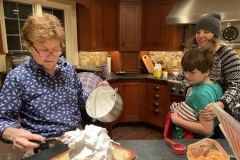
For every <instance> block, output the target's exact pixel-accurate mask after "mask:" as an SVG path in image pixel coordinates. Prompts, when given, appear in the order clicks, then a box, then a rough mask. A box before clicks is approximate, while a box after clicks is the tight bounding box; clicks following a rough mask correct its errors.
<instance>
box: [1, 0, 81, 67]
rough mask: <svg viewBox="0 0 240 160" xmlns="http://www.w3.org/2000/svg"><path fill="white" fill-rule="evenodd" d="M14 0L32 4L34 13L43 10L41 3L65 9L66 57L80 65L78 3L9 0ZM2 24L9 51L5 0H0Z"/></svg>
mask: <svg viewBox="0 0 240 160" xmlns="http://www.w3.org/2000/svg"><path fill="white" fill-rule="evenodd" d="M9 1H12V2H20V3H28V4H32V9H33V14H34V15H35V14H36V13H38V14H39V12H42V10H41V9H37V8H39V5H41V6H43V7H52V8H56V9H63V10H64V24H65V38H66V41H65V43H66V51H67V52H66V59H67V60H68V61H69V62H71V63H72V64H74V65H78V43H77V33H76V32H77V20H76V3H75V2H73V1H70V0H48V1H46V0H9ZM0 4H1V5H0V13H1V14H0V15H1V16H0V24H1V28H2V30H1V32H2V39H3V50H4V52H5V53H8V49H7V36H6V28H5V18H4V12H3V0H0ZM73 31H76V32H73Z"/></svg>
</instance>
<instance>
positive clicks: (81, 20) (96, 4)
mask: <svg viewBox="0 0 240 160" xmlns="http://www.w3.org/2000/svg"><path fill="white" fill-rule="evenodd" d="M77 28H78V48H79V50H84V51H110V50H118V48H119V47H118V46H119V45H118V44H119V36H118V34H119V31H118V30H119V29H118V28H119V2H118V1H116V0H91V3H90V4H89V5H88V6H84V5H81V4H77Z"/></svg>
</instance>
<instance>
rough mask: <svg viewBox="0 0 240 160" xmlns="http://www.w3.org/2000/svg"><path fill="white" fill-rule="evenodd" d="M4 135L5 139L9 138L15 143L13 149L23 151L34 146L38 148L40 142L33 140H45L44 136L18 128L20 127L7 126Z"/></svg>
mask: <svg viewBox="0 0 240 160" xmlns="http://www.w3.org/2000/svg"><path fill="white" fill-rule="evenodd" d="M2 137H3V138H4V139H5V140H9V141H11V142H12V143H13V149H17V150H21V151H27V150H29V149H32V148H37V147H38V146H39V144H38V143H34V142H31V141H39V142H41V141H44V139H45V138H44V137H42V136H40V135H37V134H32V133H31V132H29V131H27V130H24V129H18V128H12V127H10V128H7V129H6V130H5V131H4V132H3V135H2Z"/></svg>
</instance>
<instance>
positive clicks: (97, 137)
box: [62, 125, 113, 160]
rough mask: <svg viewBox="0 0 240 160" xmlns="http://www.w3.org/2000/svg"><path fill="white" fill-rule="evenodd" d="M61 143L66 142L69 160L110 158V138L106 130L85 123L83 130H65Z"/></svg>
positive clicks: (111, 150) (109, 159)
mask: <svg viewBox="0 0 240 160" xmlns="http://www.w3.org/2000/svg"><path fill="white" fill-rule="evenodd" d="M62 141H63V143H65V144H68V147H69V158H70V160H111V158H112V154H113V146H112V140H111V139H110V137H109V136H108V135H107V130H106V129H105V128H102V127H98V126H95V125H86V126H85V129H84V130H79V129H76V131H69V132H65V134H64V139H63V140H62Z"/></svg>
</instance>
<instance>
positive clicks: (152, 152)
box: [24, 139, 235, 160]
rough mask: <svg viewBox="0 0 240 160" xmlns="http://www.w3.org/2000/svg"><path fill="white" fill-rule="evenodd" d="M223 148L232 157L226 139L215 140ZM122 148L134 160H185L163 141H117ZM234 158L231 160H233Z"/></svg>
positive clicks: (59, 149) (45, 154) (52, 152)
mask: <svg viewBox="0 0 240 160" xmlns="http://www.w3.org/2000/svg"><path fill="white" fill-rule="evenodd" d="M216 140H217V141H218V142H219V143H220V144H221V145H222V147H223V148H224V150H225V151H226V152H227V153H228V154H229V155H230V156H231V157H234V156H233V155H234V154H233V152H232V149H231V147H230V146H229V143H228V141H227V140H226V139H216ZM175 141H176V142H178V143H183V144H185V145H186V146H187V145H189V144H192V143H194V142H197V141H199V139H195V140H175ZM117 142H119V143H120V144H121V145H122V146H124V147H126V148H129V149H131V150H133V151H134V152H135V153H136V155H137V157H136V158H135V159H136V160H166V159H169V160H183V159H187V156H186V154H184V155H175V154H174V153H173V152H172V149H171V145H170V144H169V143H168V142H167V141H165V140H119V141H117ZM67 149H68V147H67V145H64V144H61V145H58V146H55V147H53V148H50V149H48V150H45V151H42V152H39V153H37V154H35V155H33V156H31V157H28V158H25V159H24V160H43V159H50V158H53V157H55V156H57V155H59V154H61V153H63V152H64V151H66V150H67ZM234 159H235V158H231V160H234Z"/></svg>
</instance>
